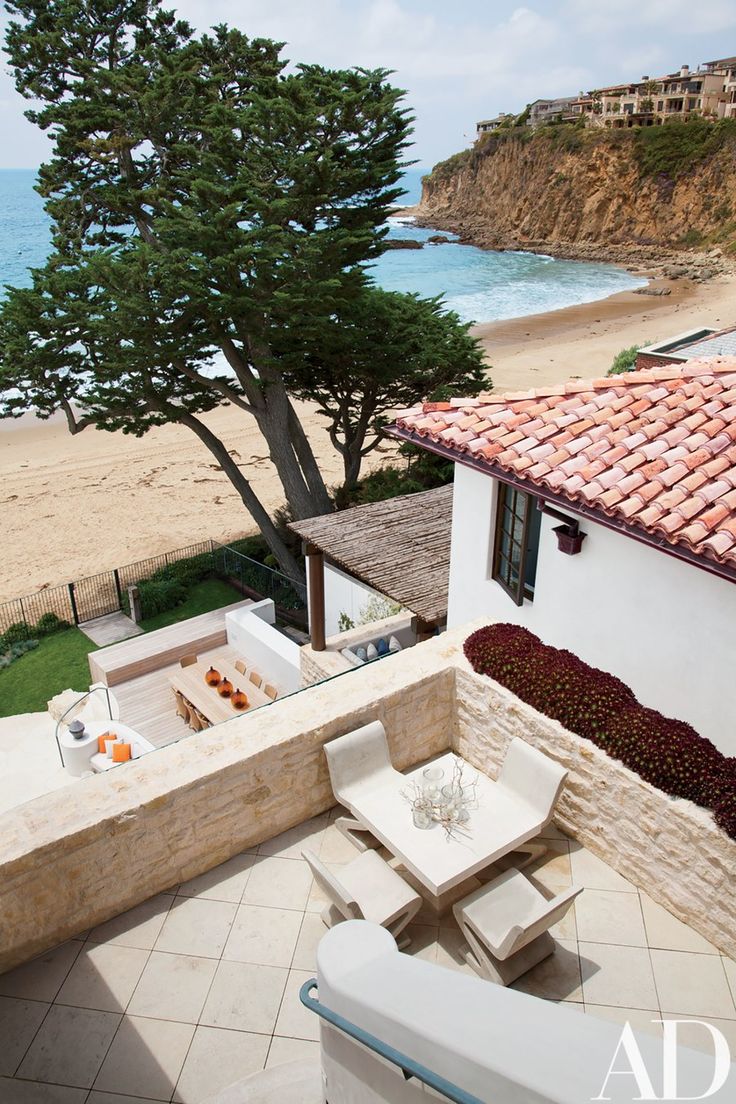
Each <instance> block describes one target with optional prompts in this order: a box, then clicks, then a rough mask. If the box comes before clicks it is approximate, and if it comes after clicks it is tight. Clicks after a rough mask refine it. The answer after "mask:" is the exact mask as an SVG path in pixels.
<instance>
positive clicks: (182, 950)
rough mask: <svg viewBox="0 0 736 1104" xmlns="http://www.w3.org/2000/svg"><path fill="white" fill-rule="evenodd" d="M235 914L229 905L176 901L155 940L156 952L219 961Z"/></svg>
mask: <svg viewBox="0 0 736 1104" xmlns="http://www.w3.org/2000/svg"><path fill="white" fill-rule="evenodd" d="M237 910H238V906H237V905H236V904H233V903H231V902H229V901H206V900H203V899H201V898H199V897H177V899H176V901H175V903H174V904H173V905H172V907H171V910H170V912H169V913H168V915H167V917H166V920H165V922H164V925H163V927H162V928H161V933H160V935H159V937H158V939H157V940H156V944H155V947H156V950H157V951H170V952H171V953H172V954H185V955H194V956H195V957H202V958H219V957H220V955H221V954H222V951H223V948H224V946H225V944H226V943H227V940H228V936H229V935H230V929H231V927H232V923H233V920H234V919H235V914H236V912H237Z"/></svg>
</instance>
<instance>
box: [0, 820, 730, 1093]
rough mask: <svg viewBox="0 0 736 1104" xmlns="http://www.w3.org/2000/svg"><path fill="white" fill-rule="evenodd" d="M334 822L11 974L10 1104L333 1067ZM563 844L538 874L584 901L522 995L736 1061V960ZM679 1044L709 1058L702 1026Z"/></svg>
mask: <svg viewBox="0 0 736 1104" xmlns="http://www.w3.org/2000/svg"><path fill="white" fill-rule="evenodd" d="M335 812H336V811H335V810H333V811H332V813H330V814H325V815H324V816H321V817H317V818H315V819H314V820H312V821H309V822H308V823H306V824H303V825H300V826H299V827H297V828H294V829H292V830H291V831H289V832H286V833H285V834H284V835H282V836H278V837H276V838H275V839H272V840H270V841H268V842H267V843H263V844H261V845H260V847H258V848H256V849H255V850H254V851H252V852H247V853H243V854H241V855H238V856H236V857H235V858H233V859H231V860H229V861H228V862H226V863H224V864H223V865H222V866H220V867H216V868H215V869H214V870H211V871H210V872H209V873H207V874H204V875H202V876H200V877H199V878H195V879H194V880H193V881H190V882H187V883H186V884H184V885H181V886H177V887H174V888H172V889H171V890H170V892H168V893H162V894H160V895H159V896H158V897H155V898H152V899H151V900H149V901H146V902H145V903H144V904H142V905H139V906H138V907H137V908H135V909H132V910H131V911H130V912H128V913H125V914H123V915H121V916H118V917H116V918H115V919H114V920H111V921H109V922H108V923H106V924H103V925H102V926H101V927H98V928H95V929H94V930H93V931H91V932H82V933H80V934H79V936H78V938H76V939H73V940H70V941H69V942H67V943H65V944H63V945H62V946H61V947H58V948H56V949H55V950H54V951H51V952H49V953H47V954H45V955H43V956H41V957H40V958H38V959H36V960H34V961H33V962H30V963H28V964H26V965H24V966H21V967H19V968H18V969H16V970H13V971H11V972H10V973H7V974H4V975H0V1037H2V1039H3V1046H2V1048H0V1075H4V1076H3V1077H1V1078H0V1099H2V1101H3V1102H4V1104H47V1102H48V1104H143V1102H144V1101H145V1102H147V1104H150V1101H152V1100H153V1101H171V1100H173V1101H178V1102H181V1104H199V1102H200V1101H202V1100H203V1099H204V1098H206V1097H207V1096H209V1095H211V1094H212V1093H214V1092H216V1091H217V1090H218V1089H219V1088H221V1087H223V1086H225V1085H227V1084H230V1083H232V1082H233V1081H236V1080H238V1079H239V1078H241V1077H244V1076H246V1075H247V1074H248V1073H251V1072H255V1071H257V1070H260V1069H262V1068H264V1067H270V1066H275V1065H279V1064H281V1063H283V1062H287V1061H291V1060H293V1059H301V1058H306V1057H309V1056H311V1055H314V1057H315V1058H316V1057H317V1054H318V1044H317V1042H316V1040H317V1038H318V1029H317V1021H316V1017H314V1016H313V1015H311V1014H310V1013H308V1012H307V1011H306V1010H304V1009H303V1008H302V1007H301V1005H300V1003H299V1000H298V995H297V992H298V989H299V986H300V985H301V983H302V982H303V981H305V980H306V979H307V978H309V977H312V976H313V975H314V972H315V954H316V947H317V943H318V941H319V939H320V936H321V935H322V934H323V932H324V930H325V929H324V926H323V924H322V921H321V919H320V916H319V913H320V910H321V908H322V906H323V903H324V902H323V899H322V898H321V896H320V894H319V891H318V890H317V889H316V887H315V885H314V883H313V881H312V877H311V873H310V871H309V868H308V867H307V865H306V863H305V862H304V861H303V860H302V858H301V849H302V847H305V846H306V847H309V848H311V849H312V850H314V851H316V852H317V853H318V854H319V855H320V856H321V858H322V859H323V861H324V862H325V863H327V864H328V865H334V866H335V867H339V865H340V864H341V863H345V862H347V861H349V860H350V859H351V858H352V857H354V856H355V854H356V852H355V851H354V850H353V848H352V847H351V845H350V844H348V843H347V841H346V840H345V839H344V838H343V837H342V836H341V835H340V834H339V833H338V831H337V829H336V828H335V825H334V823H332V822H333V820H334V815H335ZM543 834H544V833H543ZM546 835H547V839H548V842H549V846H550V851H549V853H548V854H547V855H546V856H545V857H544V858H543V859H542V860H540V861H539V862H538V863H537V864H535V866H532V867H529V868H527V871H526V872H527V873H528V874H530V875H531V876H532V877H533V878H534V879H536V880H537V881H538V882H539V884H542V885H544V886H546V887H548V888H549V889H558V888H560V887H563V886H567V885H570V884H571V882H572V883H574V884H576V885H582V886H584V887H585V892H584V893H583V894H582V895H581V896H580V897H579V898H578V899H577V901H576V904H575V908H574V910H573V911H571V912H570V913H569V914H568V916H567V917H566V918H565V920H564V922H563V923H562V924H561V925H559V926H558V927H557V928H556V929H553V934H554V935H555V937H556V938H557V940H558V950H557V952H556V954H555V955H554V956H553V957H552V958H550V959H547V961H546V962H543V963H540V965H539V966H537V967H535V969H534V970H532V971H530V972H529V973H528V974H527V975H526V976H525V977H524V978H521V979H520V980H519V981H518V982H517V983H516V984H515V988H518V989H521V990H524V991H525V992H528V993H534V994H536V995H537V996H540V997H545V998H547V999H549V1000H553V1001H565V1002H567V1003H572V1004H574V1005H576V1006H577V1007H578V1008H579V1009H580V1010H581V1011H585V1012H586V1013H588V1014H590V1015H595V1016H602V1017H604V1018H606V1019H612V1020H616V1021H619V1022H622V1023H623V1021H624V1020H627V1019H628V1020H629V1021H630V1022H631V1024H632V1026H633V1027H634V1028H635V1029H641V1030H644V1031H653V1032H657V1031H661V1027H660V1025H658V1024H653V1023H652V1022H651V1021H652V1020H653V1019H657V1018H658V1017H662V1018H680V1017H692V1018H695V1019H703V1020H707V1021H709V1022H710V1023H712V1024H713V1025H715V1026H716V1027H718V1028H719V1029H720V1030H721V1031H722V1032H723V1034H724V1035H725V1036H726V1038H727V1040H728V1042H729V1045H730V1047H731V1050H732V1052H736V1005H735V1004H734V999H735V998H736V963H734V962H732V961H731V960H730V959H727V958H725V957H724V956H723V955H721V954H720V953H719V952H718V951H717V949H716V948H715V947H713V946H711V945H710V944H709V943H707V942H706V941H705V940H704V939H703V938H701V937H700V936H699V935H696V934H695V933H694V932H693V931H691V930H690V929H689V928H687V927H686V926H685V925H684V924H681V923H680V922H679V921H678V920H676V919H675V918H674V917H672V916H671V915H670V914H669V913H667V912H666V911H665V910H664V909H662V908H661V907H660V906H658V905H656V904H655V903H654V902H653V901H652V900H651V899H650V898H649V897H648V896H647V895H646V894H645V893H642V892H641V891H638V890H637V889H636V888H635V887H634V886H633V885H631V884H630V883H629V882H627V881H626V880H625V879H624V878H622V877H621V876H620V875H619V874H617V873H616V872H615V871H613V870H612V869H611V868H610V867H608V866H606V864H605V863H603V862H601V861H600V860H599V859H597V858H596V857H595V856H594V855H593V854H591V853H590V852H589V851H587V850H585V849H584V848H582V847H580V845H579V844H577V843H575V842H574V841H570V840H568V839H567V838H566V837H565V836H564V835H562V833H560V832H558V831H557V829H555V828H550V829H549V830H548V831H547V833H546ZM418 919H419V921H420V922H418V923H415V924H413V925H412V926H411V927H410V928H409V933H410V934H411V936H412V944H411V946H410V948H409V950H408V953H410V954H414V955H419V956H421V957H422V958H427V959H429V960H430V961H432V962H437V963H439V964H441V965H443V966H447V967H450V968H451V969H458V970H463V971H468V972H471V973H472V971H470V970H469V968H468V967H467V966H466V965H465V964H464V963H463V961H462V959H461V957H460V954H459V951H460V945H461V937H460V933H459V932H458V930H457V928H456V927H455V925H454V921H452V920H451V919H448V920H447V926H444V921H443V925H442V926H441V925H438V924H437V922H436V920H435V919H434V917H433V915H432V914H431V913H430V912H429V910H423V911H422V912H421V913H420V914H419V917H418ZM29 922H31V921H30V920H29ZM679 1037H680V1041H681V1042H682V1043H684V1044H685V1045H688V1046H692V1047H696V1048H701V1047H702V1048H704V1049H705V1048H708V1047H709V1046H710V1037H709V1035H708V1033H707V1032H706V1030H705V1029H704V1028H700V1027H698V1026H697V1025H685V1026H682V1027H681V1028H680V1036H679Z"/></svg>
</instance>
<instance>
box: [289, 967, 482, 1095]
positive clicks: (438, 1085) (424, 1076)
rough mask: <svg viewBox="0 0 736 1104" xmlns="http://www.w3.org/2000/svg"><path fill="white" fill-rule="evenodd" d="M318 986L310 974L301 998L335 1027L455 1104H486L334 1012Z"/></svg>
mask: <svg viewBox="0 0 736 1104" xmlns="http://www.w3.org/2000/svg"><path fill="white" fill-rule="evenodd" d="M316 988H317V979H316V978H310V979H309V981H305V982H304V984H303V985H302V987H301V989H300V990H299V1000H300V1001H301V1002H302V1004H303V1005H304V1007H305V1008H308V1009H309V1010H310V1012H314V1013H315V1014H316V1015H317V1016H319V1017H320V1018H321V1019H323V1020H327V1022H328V1023H330V1024H332V1026H333V1027H336V1028H337V1029H338V1030H339V1031H342V1032H343V1033H344V1034H345V1035H349V1036H350V1038H351V1039H355V1040H356V1042H358V1043H362V1045H363V1046H364V1047H367V1048H368V1050H372V1051H373V1052H374V1053H375V1054H378V1055H380V1056H381V1058H385V1059H386V1061H387V1062H391V1064H392V1065H394V1066H398V1067H399V1069H400V1070H401V1072H402V1073H403V1075H404V1078H405V1079H406V1080H407V1081H408V1080H409V1079H410V1078H412V1077H415V1078H416V1079H417V1081H421V1082H422V1084H424V1085H428V1086H429V1088H430V1089H434V1090H435V1091H436V1092H438V1093H441V1094H442V1095H443V1096H444V1097H446V1099H447V1100H452V1101H453V1102H454V1104H484V1102H483V1101H482V1100H481V1099H480V1097H477V1096H473V1094H472V1093H469V1092H466V1091H465V1089H461V1088H459V1086H458V1085H454V1084H453V1083H452V1081H448V1080H447V1079H446V1078H444V1077H442V1076H441V1075H440V1074H439V1073H435V1072H434V1071H433V1070H431V1069H428V1068H427V1067H426V1066H423V1065H422V1064H421V1062H415V1061H414V1059H413V1058H409V1057H408V1055H406V1054H402V1052H401V1051H400V1050H396V1048H395V1047H392V1046H390V1045H389V1044H388V1043H385V1042H384V1041H383V1040H382V1039H379V1038H378V1037H377V1036H375V1035H371V1033H370V1032H369V1031H364V1030H363V1028H362V1027H358V1025H357V1024H354V1023H351V1022H350V1020H346V1019H345V1017H344V1016H341V1015H340V1014H339V1013H338V1012H333V1011H332V1009H331V1008H328V1007H327V1006H326V1005H324V1004H321V1003H320V1000H319V997H312V996H310V993H311V992H312V990H313V989H316Z"/></svg>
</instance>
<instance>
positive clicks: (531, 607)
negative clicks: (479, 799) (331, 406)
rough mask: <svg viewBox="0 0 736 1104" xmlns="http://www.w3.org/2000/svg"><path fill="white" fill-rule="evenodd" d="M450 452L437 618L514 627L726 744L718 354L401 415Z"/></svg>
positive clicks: (726, 484)
mask: <svg viewBox="0 0 736 1104" xmlns="http://www.w3.org/2000/svg"><path fill="white" fill-rule="evenodd" d="M391 432H392V433H393V434H394V435H395V436H396V437H399V438H400V439H402V440H405V441H411V442H412V443H414V444H417V445H420V446H422V447H423V448H426V449H429V450H430V451H432V452H436V453H439V454H440V455H442V456H444V457H447V458H451V459H453V460H454V461H455V462H456V463H455V482H454V492H453V505H452V537H451V554H450V581H449V595H448V614H447V623H448V627H449V628H452V627H453V626H456V625H461V624H463V623H464V622H466V621H469V620H471V619H473V618H476V617H478V616H479V615H485V616H486V617H488V619H489V620H490V621H511V622H516V623H519V624H523V625H525V626H527V627H528V628H529V629H531V630H533V631H534V632H535V633H537V634H538V635H539V636H540V637H541V638H542V639H543V640H544V641H546V642H547V643H549V644H553V645H555V646H557V647H562V648H569V649H570V650H571V651H573V652H575V653H576V654H577V655H578V656H580V657H581V658H582V659H583V660H585V661H586V662H588V663H591V664H593V665H595V666H598V667H600V668H603V669H604V670H607V671H611V672H612V673H614V674H616V675H618V676H619V677H620V678H622V679H623V680H624V681H625V682H626V683H628V684H629V685H630V686H631V687H632V689H633V690H634V692H635V693H636V695H637V697H638V698H639V700H640V701H641V702H642V703H643V704H645V705H647V706H650V707H653V708H655V709H659V710H661V711H662V712H664V713H666V714H668V715H673V716H677V717H680V718H681V719H682V720H686V721H689V722H690V723H691V724H692V725H694V726H695V728H696V729H697V730H698V731H699V732H701V733H702V734H703V735H704V736H707V737H709V738H710V739H711V740H713V742H714V743H715V744H717V745H718V746H719V747H720V748H721V750H722V751H724V752H726V753H727V754H730V755H734V754H736V725H735V724H734V716H735V715H736V680H735V679H734V672H736V585H734V584H736V357H726V358H715V359H712V360H693V361H689V362H687V363H684V364H682V363H673V364H671V365H666V366H664V367H660V368H653V369H646V370H642V371H634V372H631V373H628V374H626V375H623V376H616V377H611V378H605V379H595V380H592V381H588V382H585V381H581V380H572V381H570V382H568V383H566V384H562V385H561V386H558V387H543V388H537V389H536V390H532V391H524V392H517V393H514V394H508V395H503V396H501V395H495V394H490V395H486V396H480V397H479V398H476V399H467V400H464V399H458V400H455V401H453V402H451V403H427V404H424V405H423V406H418V407H416V408H414V409H411V410H407V411H403V412H402V413H401V415H400V417H399V419H398V421H397V423H396V425H395V426H394V427H393V428H392V430H391Z"/></svg>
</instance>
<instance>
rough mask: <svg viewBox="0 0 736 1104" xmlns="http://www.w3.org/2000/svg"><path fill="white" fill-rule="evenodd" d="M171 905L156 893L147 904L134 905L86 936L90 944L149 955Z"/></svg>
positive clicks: (168, 898) (169, 896) (167, 898)
mask: <svg viewBox="0 0 736 1104" xmlns="http://www.w3.org/2000/svg"><path fill="white" fill-rule="evenodd" d="M173 903H174V897H173V895H172V894H170V893H159V894H158V895H157V896H156V897H149V899H148V900H147V901H143V903H142V904H140V905H136V907H135V908H132V909H129V910H128V911H127V912H121V913H120V915H119V916H114V917H113V918H112V920H108V921H107V923H105V924H100V925H99V926H98V927H96V928H93V929H92V931H91V932H90V933H89V936H88V941H89V942H90V943H117V944H119V945H120V946H121V947H139V948H140V949H141V950H143V951H150V950H151V948H152V947H153V946H154V944H155V942H156V940H157V939H158V936H159V933H160V931H161V928H162V927H163V924H164V920H165V919H166V917H167V915H168V912H169V909H170V908H171V906H172V905H173Z"/></svg>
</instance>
